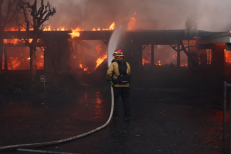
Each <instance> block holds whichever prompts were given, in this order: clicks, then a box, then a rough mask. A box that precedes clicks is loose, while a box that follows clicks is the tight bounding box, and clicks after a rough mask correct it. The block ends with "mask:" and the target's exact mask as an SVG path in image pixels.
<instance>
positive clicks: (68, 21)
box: [49, 0, 231, 31]
mask: <svg viewBox="0 0 231 154" xmlns="http://www.w3.org/2000/svg"><path fill="white" fill-rule="evenodd" d="M50 2H51V4H52V5H53V6H56V8H57V14H56V15H55V17H54V18H52V19H51V20H50V21H49V24H50V25H52V26H53V25H56V26H57V27H58V26H61V25H63V26H65V27H67V28H73V27H77V26H80V27H82V28H84V29H86V30H87V29H92V28H94V27H101V28H103V27H105V28H107V26H109V25H110V24H111V23H112V22H119V21H120V20H128V19H129V18H130V17H131V16H133V14H134V12H135V11H136V13H137V15H136V18H137V21H144V20H149V21H150V22H151V21H152V22H153V25H152V26H153V27H158V29H184V28H185V22H186V20H187V18H189V17H190V16H194V17H196V18H197V20H198V29H200V30H208V31H225V30H230V29H231V26H229V25H231V21H229V20H227V19H229V16H230V14H231V11H230V9H229V6H230V4H231V2H230V1H228V0H223V1H222V2H221V1H218V0H193V1H192V0H68V1H63V0H50ZM138 24H141V23H139V22H138ZM140 27H141V28H142V27H143V26H140ZM137 28H139V25H138V26H137Z"/></svg>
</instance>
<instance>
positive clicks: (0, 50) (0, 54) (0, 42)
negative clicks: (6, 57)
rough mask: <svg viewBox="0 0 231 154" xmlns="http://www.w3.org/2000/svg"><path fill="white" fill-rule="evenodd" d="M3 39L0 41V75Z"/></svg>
mask: <svg viewBox="0 0 231 154" xmlns="http://www.w3.org/2000/svg"><path fill="white" fill-rule="evenodd" d="M2 56H3V39H0V74H2V59H3V57H2Z"/></svg>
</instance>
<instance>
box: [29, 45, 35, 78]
mask: <svg viewBox="0 0 231 154" xmlns="http://www.w3.org/2000/svg"><path fill="white" fill-rule="evenodd" d="M35 51H36V46H34V45H33V43H32V44H31V46H30V70H31V78H32V81H34V78H35V75H36V71H37V67H36V63H35V59H36V54H35Z"/></svg>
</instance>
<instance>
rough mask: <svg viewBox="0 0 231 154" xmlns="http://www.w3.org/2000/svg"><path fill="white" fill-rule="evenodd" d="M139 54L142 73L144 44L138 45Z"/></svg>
mask: <svg viewBox="0 0 231 154" xmlns="http://www.w3.org/2000/svg"><path fill="white" fill-rule="evenodd" d="M138 52H139V68H140V70H141V71H142V70H143V64H142V60H143V50H142V44H139V45H138Z"/></svg>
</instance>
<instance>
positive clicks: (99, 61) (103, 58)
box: [95, 55, 107, 69]
mask: <svg viewBox="0 0 231 154" xmlns="http://www.w3.org/2000/svg"><path fill="white" fill-rule="evenodd" d="M106 58H107V55H103V57H101V58H98V59H97V60H96V67H95V69H96V68H97V67H98V66H99V65H100V64H101V63H102V62H103V61H104V60H105V59H106Z"/></svg>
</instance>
